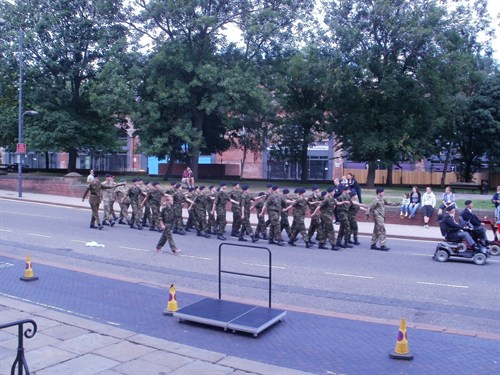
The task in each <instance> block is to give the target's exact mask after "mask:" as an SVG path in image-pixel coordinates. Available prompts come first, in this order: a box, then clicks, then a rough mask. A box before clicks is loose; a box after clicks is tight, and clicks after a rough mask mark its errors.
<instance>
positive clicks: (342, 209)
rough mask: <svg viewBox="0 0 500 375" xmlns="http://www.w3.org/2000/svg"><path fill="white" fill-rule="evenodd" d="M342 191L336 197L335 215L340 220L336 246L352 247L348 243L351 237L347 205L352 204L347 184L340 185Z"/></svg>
mask: <svg viewBox="0 0 500 375" xmlns="http://www.w3.org/2000/svg"><path fill="white" fill-rule="evenodd" d="M341 189H342V193H341V194H340V195H339V196H338V197H337V216H338V218H339V222H340V228H339V234H338V236H337V246H339V247H343V248H344V249H345V248H352V247H353V246H352V245H351V244H350V243H349V238H350V237H351V226H350V222H349V207H351V206H352V201H351V194H350V191H349V187H348V186H343V185H342V188H341ZM342 240H344V243H342Z"/></svg>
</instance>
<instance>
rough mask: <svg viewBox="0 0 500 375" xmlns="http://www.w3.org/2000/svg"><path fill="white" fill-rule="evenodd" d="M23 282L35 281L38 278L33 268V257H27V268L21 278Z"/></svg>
mask: <svg viewBox="0 0 500 375" xmlns="http://www.w3.org/2000/svg"><path fill="white" fill-rule="evenodd" d="M19 279H20V280H22V281H35V280H38V277H35V274H34V273H33V268H31V256H29V255H28V256H27V257H26V267H25V269H24V276H22V277H20V278H19Z"/></svg>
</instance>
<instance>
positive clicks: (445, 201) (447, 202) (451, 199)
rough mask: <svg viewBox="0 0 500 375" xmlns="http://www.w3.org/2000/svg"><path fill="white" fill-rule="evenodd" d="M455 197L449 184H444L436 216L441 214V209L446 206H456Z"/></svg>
mask: <svg viewBox="0 0 500 375" xmlns="http://www.w3.org/2000/svg"><path fill="white" fill-rule="evenodd" d="M455 199H456V197H455V193H454V192H453V190H451V186H446V187H445V189H444V193H443V197H442V203H441V205H440V206H439V209H438V216H439V215H441V214H442V212H443V210H446V209H447V208H448V207H455V208H457V204H456V203H455Z"/></svg>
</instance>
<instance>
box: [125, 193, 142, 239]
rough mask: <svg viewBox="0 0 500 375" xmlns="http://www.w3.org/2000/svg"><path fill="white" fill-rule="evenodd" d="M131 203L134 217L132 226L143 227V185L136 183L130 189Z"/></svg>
mask: <svg viewBox="0 0 500 375" xmlns="http://www.w3.org/2000/svg"><path fill="white" fill-rule="evenodd" d="M128 197H129V199H130V205H131V206H132V218H131V219H130V228H137V229H142V207H141V203H142V199H143V192H142V189H141V187H140V186H139V185H138V184H137V183H136V184H135V185H134V186H132V187H131V188H130V190H129V191H128Z"/></svg>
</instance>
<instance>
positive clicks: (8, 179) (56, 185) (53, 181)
mask: <svg viewBox="0 0 500 375" xmlns="http://www.w3.org/2000/svg"><path fill="white" fill-rule="evenodd" d="M22 186H23V191H25V192H30V193H40V194H52V195H63V196H67V197H81V196H83V193H84V192H85V189H86V188H87V185H86V184H83V183H82V179H81V177H51V178H50V179H47V178H46V177H41V176H29V175H26V174H24V175H23V182H22ZM0 189H2V190H13V191H18V177H17V176H15V175H7V176H0Z"/></svg>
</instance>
